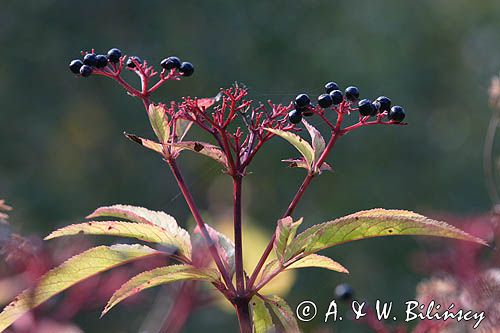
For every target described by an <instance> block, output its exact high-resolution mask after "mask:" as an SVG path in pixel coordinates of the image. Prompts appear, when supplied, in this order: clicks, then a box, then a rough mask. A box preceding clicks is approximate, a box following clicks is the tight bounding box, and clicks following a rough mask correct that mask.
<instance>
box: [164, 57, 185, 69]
mask: <svg viewBox="0 0 500 333" xmlns="http://www.w3.org/2000/svg"><path fill="white" fill-rule="evenodd" d="M160 65H161V67H163V68H165V69H167V70H171V69H174V68H177V69H178V68H180V67H181V59H179V58H177V57H168V58H165V59H163V60H162V61H161V62H160Z"/></svg>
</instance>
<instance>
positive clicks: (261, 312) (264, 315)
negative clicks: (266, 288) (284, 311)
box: [250, 296, 275, 333]
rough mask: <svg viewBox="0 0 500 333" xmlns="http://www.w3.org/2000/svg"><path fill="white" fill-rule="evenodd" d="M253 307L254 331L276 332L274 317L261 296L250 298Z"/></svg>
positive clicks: (255, 332)
mask: <svg viewBox="0 0 500 333" xmlns="http://www.w3.org/2000/svg"><path fill="white" fill-rule="evenodd" d="M250 307H251V309H252V321H253V332H254V333H272V332H274V331H275V330H274V324H273V319H272V317H271V313H269V310H268V309H267V307H266V304H265V303H264V301H263V300H262V299H260V297H258V296H254V297H252V299H251V300H250Z"/></svg>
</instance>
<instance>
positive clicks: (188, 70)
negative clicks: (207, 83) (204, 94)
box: [179, 61, 194, 76]
mask: <svg viewBox="0 0 500 333" xmlns="http://www.w3.org/2000/svg"><path fill="white" fill-rule="evenodd" d="M179 72H181V74H182V76H191V75H193V73H194V66H193V64H192V63H190V62H187V61H184V62H183V63H182V64H181V66H180V67H179Z"/></svg>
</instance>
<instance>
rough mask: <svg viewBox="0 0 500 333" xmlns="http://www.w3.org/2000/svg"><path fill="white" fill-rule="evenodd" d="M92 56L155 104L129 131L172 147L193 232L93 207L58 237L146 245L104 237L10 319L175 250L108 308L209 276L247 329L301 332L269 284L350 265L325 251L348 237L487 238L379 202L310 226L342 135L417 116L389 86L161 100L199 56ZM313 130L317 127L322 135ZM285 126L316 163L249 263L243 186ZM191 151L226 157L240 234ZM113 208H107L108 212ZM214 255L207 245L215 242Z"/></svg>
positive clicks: (165, 150)
mask: <svg viewBox="0 0 500 333" xmlns="http://www.w3.org/2000/svg"><path fill="white" fill-rule="evenodd" d="M82 56H83V59H81V60H80V59H77V60H73V61H72V62H71V63H70V65H69V69H70V70H71V72H73V73H74V74H76V75H78V76H81V77H89V76H105V77H108V78H110V79H112V80H114V81H116V82H117V83H118V84H119V85H121V86H122V87H123V88H124V89H125V90H126V92H127V93H128V94H129V95H131V96H133V97H134V98H138V99H139V100H140V101H142V104H143V105H144V108H145V111H146V114H147V116H148V118H149V120H150V123H151V127H152V130H153V132H154V135H155V136H156V139H154V140H152V139H147V138H142V137H139V136H137V135H134V134H125V135H126V137H127V138H129V139H130V140H132V141H134V142H136V143H138V144H140V145H142V146H143V147H145V148H147V149H150V150H152V151H153V152H155V153H157V154H160V155H161V156H162V158H163V160H164V161H165V162H166V163H167V165H168V166H169V168H170V170H171V172H172V175H173V176H174V178H175V180H176V181H177V184H178V186H179V188H180V191H181V192H182V195H183V196H184V199H185V201H186V203H187V205H188V207H189V209H190V211H191V213H192V215H193V218H194V220H195V221H196V224H197V227H196V229H195V230H194V231H193V233H191V234H190V233H188V231H186V230H185V229H183V228H181V227H180V226H179V225H178V224H177V222H176V220H175V219H174V218H173V217H172V216H170V215H168V214H166V213H164V212H158V211H151V210H148V209H146V208H142V207H135V206H129V205H113V206H106V207H101V208H98V209H97V210H95V211H94V212H93V213H92V214H90V215H89V216H87V218H88V221H86V222H82V223H78V224H73V225H70V226H67V227H63V228H61V229H59V230H56V231H54V232H52V233H51V234H50V235H48V236H47V237H46V239H53V238H57V237H62V236H70V235H77V234H89V235H112V236H119V237H130V238H136V239H138V240H140V241H142V242H144V243H153V244H157V245H158V246H156V247H151V246H147V245H143V244H135V245H125V244H121V245H113V246H98V247H94V248H91V249H89V250H87V251H85V252H83V253H81V254H79V255H76V256H74V257H72V258H70V259H68V260H67V261H66V262H64V263H63V264H61V265H60V266H58V267H56V268H53V269H52V270H51V271H49V272H48V273H47V274H45V275H44V276H43V277H42V278H41V279H40V280H39V282H38V284H37V285H36V287H34V288H32V289H29V290H26V291H24V292H22V293H21V294H20V295H19V296H18V297H16V298H15V299H14V300H13V301H12V302H11V303H10V304H9V305H7V306H6V308H5V309H4V310H3V312H2V313H1V314H0V330H4V329H6V328H7V327H8V326H9V325H11V324H12V323H13V322H14V321H15V320H16V319H18V318H19V317H20V316H21V315H22V314H23V313H25V312H27V311H29V310H31V309H32V308H34V307H36V306H38V305H39V304H41V303H43V302H44V301H46V300H47V299H49V298H50V297H52V296H54V295H56V294H58V293H60V292H62V291H64V290H66V289H67V288H70V287H71V286H73V285H74V284H76V283H77V282H79V281H81V280H83V279H85V278H88V277H90V276H93V275H95V274H98V273H100V272H103V271H106V270H109V269H112V268H114V267H116V266H118V265H121V264H124V263H127V262H130V261H133V260H140V259H143V258H147V257H151V256H164V257H169V258H171V259H172V260H175V261H177V262H178V264H175V265H169V266H164V267H158V268H155V269H152V270H149V271H146V272H143V273H141V274H139V275H136V276H135V277H133V278H132V279H131V280H129V281H128V282H126V283H125V284H123V285H122V286H121V287H120V288H118V290H116V292H115V293H114V295H113V296H112V297H111V299H110V300H109V302H108V304H107V305H106V307H105V308H104V311H103V315H104V314H105V313H107V312H108V311H110V310H111V309H112V308H113V307H115V306H116V305H117V304H118V303H120V302H121V301H123V300H124V299H126V298H128V297H130V296H132V295H134V294H137V293H139V292H140V291H142V290H144V289H147V288H151V287H154V286H158V285H162V284H166V283H170V282H175V281H186V280H199V281H206V282H207V283H209V284H211V285H212V286H213V287H214V288H216V289H217V290H218V291H219V292H220V293H221V294H222V295H224V297H225V298H226V299H227V300H228V301H229V302H230V303H231V304H232V305H233V306H234V308H235V310H236V313H237V316H238V320H239V324H240V330H241V332H244V333H250V332H269V331H273V330H275V324H273V322H272V317H271V315H270V312H269V309H271V310H272V311H273V312H274V313H275V315H276V317H277V318H278V319H279V320H280V322H281V324H279V325H281V326H282V327H283V329H284V330H285V331H286V332H299V326H298V323H297V321H296V320H295V317H294V314H293V312H292V311H291V309H290V307H289V306H288V305H287V303H286V302H285V300H283V299H282V298H280V297H279V296H277V295H263V294H262V293H261V292H260V291H261V289H262V288H263V287H264V286H265V285H266V284H267V283H269V282H270V281H271V280H272V279H274V278H276V277H277V276H278V275H279V274H280V273H282V272H283V271H285V270H290V269H297V268H304V267H320V268H325V269H329V270H332V271H337V272H341V273H347V272H348V271H347V269H346V268H345V267H344V266H342V265H341V264H340V263H338V262H336V261H334V260H332V259H330V258H328V257H325V256H321V255H319V254H317V252H319V251H321V250H323V249H326V248H329V247H333V246H335V245H338V244H342V243H345V242H350V241H354V240H359V239H363V238H371V237H380V236H392V235H427V236H441V237H448V238H456V239H461V240H468V241H473V242H477V243H482V244H484V241H482V240H481V239H479V238H476V237H473V236H471V235H469V234H467V233H465V232H463V231H461V230H459V229H456V228H454V227H452V226H450V225H448V224H446V223H444V222H439V221H435V220H431V219H428V218H426V217H424V216H422V215H419V214H416V213H413V212H410V211H403V210H385V209H372V210H365V211H360V212H357V213H354V214H351V215H348V216H345V217H342V218H337V219H334V220H331V221H328V222H325V223H322V224H317V225H314V226H313V227H311V228H309V229H307V230H304V231H302V232H299V228H300V225H301V223H302V221H303V219H302V218H294V217H293V213H294V210H295V208H296V207H297V205H298V204H299V202H300V200H301V198H302V197H303V195H304V193H305V192H306V190H307V189H308V187H309V185H310V184H311V182H312V181H313V180H314V179H315V178H317V177H318V176H320V175H322V173H323V171H329V170H331V167H330V165H329V164H327V162H326V160H327V158H328V157H329V155H330V153H331V152H332V148H333V147H334V145H335V143H336V142H337V141H338V139H339V138H341V137H343V136H345V135H347V134H348V133H350V132H352V131H354V130H356V129H359V128H361V127H365V126H370V125H398V126H400V125H406V123H403V120H404V118H405V112H404V110H403V108H402V107H400V106H392V107H391V100H390V99H389V98H387V97H385V96H381V97H378V98H377V99H375V101H373V102H372V101H371V100H369V99H362V100H359V97H360V92H359V89H358V88H357V87H354V86H350V87H348V88H346V89H345V91H344V92H342V91H341V89H340V87H339V86H338V85H337V84H336V83H334V82H329V83H327V84H326V85H325V93H324V94H321V95H320V96H319V97H318V98H317V105H316V104H313V103H312V102H311V99H310V97H309V96H308V95H306V94H299V95H298V96H297V97H296V98H295V100H294V101H291V102H290V103H289V104H286V105H284V104H276V103H273V102H272V101H267V102H266V103H257V102H254V101H253V100H251V99H249V98H248V91H247V89H246V88H243V87H241V86H239V85H234V86H232V87H229V88H227V89H221V90H220V92H219V94H218V95H217V97H214V98H192V97H184V98H183V99H182V100H181V101H179V102H177V101H169V102H165V103H157V102H154V101H152V98H151V95H152V94H153V93H154V92H155V91H156V90H157V89H158V88H160V87H161V86H163V85H164V84H165V83H166V82H168V81H176V80H181V79H183V78H184V77H188V76H191V75H192V74H193V73H194V67H193V65H192V64H191V63H189V62H183V61H181V59H179V58H178V57H175V56H170V57H167V58H165V59H164V60H162V61H161V62H160V66H161V70H160V71H159V72H158V71H157V70H155V68H154V67H153V66H151V65H150V64H149V63H148V62H147V61H146V60H142V59H140V58H139V57H137V56H126V55H122V52H121V51H120V50H119V49H116V48H113V49H111V50H109V52H108V53H107V54H106V55H104V54H96V53H95V51H94V50H92V51H90V52H82ZM123 71H131V72H133V73H135V74H137V76H138V77H139V79H140V86H139V87H138V88H136V87H135V86H134V85H133V84H132V83H129V82H127V81H126V80H125V79H124V78H123V76H122V73H123ZM312 116H314V117H318V118H319V119H320V120H321V121H322V122H323V123H324V124H326V126H327V127H328V129H329V131H328V133H326V134H328V138H327V139H325V138H324V136H323V134H321V133H320V132H319V131H318V130H317V129H316V128H315V127H314V126H312V125H311V124H310V123H309V122H308V121H307V120H306V119H305V118H307V117H312ZM192 126H197V127H199V128H200V129H202V130H203V131H205V132H207V133H208V134H209V135H210V136H211V138H212V139H213V142H211V143H207V142H202V141H198V140H188V139H187V134H188V132H189V130H190V128H191V127H192ZM303 133H308V136H309V137H310V141H309V140H306V138H305V137H304V135H303ZM275 137H280V138H282V139H284V140H286V141H287V142H289V143H290V144H291V145H293V146H294V147H295V148H296V149H297V151H298V152H299V155H300V156H299V157H294V158H290V159H286V160H284V162H286V163H288V165H289V166H290V167H294V168H302V169H304V170H305V177H304V180H303V182H302V184H301V185H300V186H299V187H298V189H297V192H296V194H295V195H294V196H293V198H292V199H291V201H290V204H289V205H288V207H287V208H286V209H285V210H284V213H283V214H282V215H281V217H280V218H279V219H277V224H276V230H275V232H274V234H273V235H272V237H271V238H270V240H269V243H268V246H267V247H266V248H265V250H264V252H263V254H262V256H261V257H260V260H259V262H258V264H257V265H256V267H255V268H254V270H253V271H252V272H250V271H249V272H245V271H244V269H243V267H244V266H243V261H244V259H245V258H244V255H243V253H242V232H243V221H242V186H243V181H244V179H245V176H246V175H247V173H248V169H249V166H250V164H251V162H252V161H253V159H254V157H255V156H256V154H257V153H259V152H260V151H261V148H262V147H263V146H264V145H265V144H266V143H267V142H269V141H270V140H271V139H273V138H275ZM183 151H193V152H195V153H198V154H201V155H204V156H206V157H209V158H211V159H213V160H215V161H216V162H217V163H219V164H220V165H221V166H222V168H223V171H224V172H225V173H226V174H227V175H228V177H230V178H231V179H232V183H233V210H234V215H233V225H234V234H233V239H234V242H233V241H232V240H230V238H229V237H227V236H225V235H223V234H221V233H220V232H218V231H217V230H215V229H214V228H212V227H210V226H209V225H207V224H206V223H205V219H204V217H203V216H202V215H201V213H200V210H199V208H198V206H197V204H196V202H195V198H194V195H193V193H191V191H190V190H189V188H188V186H187V185H186V182H185V180H184V177H183V175H182V171H181V170H180V169H179V167H178V165H177V159H178V158H179V157H180V155H181V153H182V152H183ZM101 218H106V219H104V220H101ZM207 252H208V253H209V254H210V255H209V256H207V255H205V254H206V253H207Z"/></svg>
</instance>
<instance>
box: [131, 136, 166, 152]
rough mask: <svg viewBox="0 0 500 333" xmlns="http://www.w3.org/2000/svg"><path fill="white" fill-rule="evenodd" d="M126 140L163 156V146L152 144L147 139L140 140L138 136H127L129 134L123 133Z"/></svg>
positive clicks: (152, 142) (156, 143)
mask: <svg viewBox="0 0 500 333" xmlns="http://www.w3.org/2000/svg"><path fill="white" fill-rule="evenodd" d="M123 134H124V135H125V136H126V137H127V139H129V140H130V141H133V142H135V143H138V144H140V145H141V146H143V147H146V148H148V149H151V150H152V151H154V152H157V153H159V154H160V155H163V152H164V150H163V145H162V144H161V143H158V142H154V141H151V140H148V139H144V138H141V137H140V136H137V135H134V134H129V133H123Z"/></svg>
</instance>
